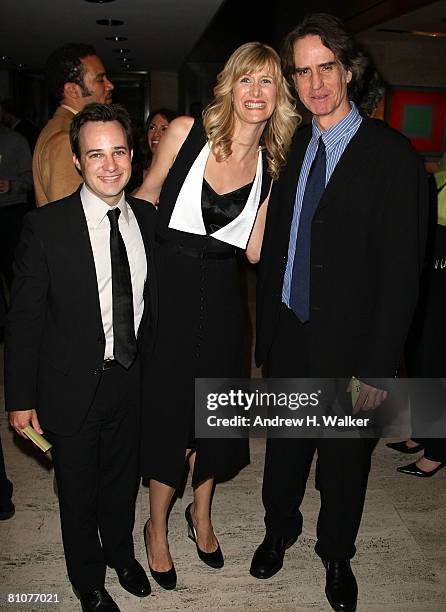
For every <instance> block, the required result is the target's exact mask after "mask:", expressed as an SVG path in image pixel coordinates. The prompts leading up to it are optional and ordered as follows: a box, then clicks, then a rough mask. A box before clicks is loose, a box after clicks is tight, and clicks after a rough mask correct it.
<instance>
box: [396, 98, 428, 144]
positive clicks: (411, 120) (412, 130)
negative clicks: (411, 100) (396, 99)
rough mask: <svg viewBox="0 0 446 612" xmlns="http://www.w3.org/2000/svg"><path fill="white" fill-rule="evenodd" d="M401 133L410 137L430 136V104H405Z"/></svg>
mask: <svg viewBox="0 0 446 612" xmlns="http://www.w3.org/2000/svg"><path fill="white" fill-rule="evenodd" d="M403 133H404V134H406V136H409V137H410V138H431V137H432V106H431V105H430V104H406V105H405V106H404V112H403Z"/></svg>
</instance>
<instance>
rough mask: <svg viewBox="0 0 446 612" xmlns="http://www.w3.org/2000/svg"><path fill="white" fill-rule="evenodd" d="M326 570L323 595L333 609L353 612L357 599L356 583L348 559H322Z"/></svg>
mask: <svg viewBox="0 0 446 612" xmlns="http://www.w3.org/2000/svg"><path fill="white" fill-rule="evenodd" d="M322 562H323V564H324V565H325V569H326V570H327V575H326V582H325V595H326V596H327V599H328V602H329V604H330V606H331V607H332V608H333V610H336V611H337V612H354V611H355V610H356V604H357V601H358V585H357V583H356V578H355V575H354V574H353V572H352V568H351V567H350V561H349V560H348V559H342V560H341V561H326V560H323V561H322Z"/></svg>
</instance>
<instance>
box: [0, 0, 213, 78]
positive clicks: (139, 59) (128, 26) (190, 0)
mask: <svg viewBox="0 0 446 612" xmlns="http://www.w3.org/2000/svg"><path fill="white" fill-rule="evenodd" d="M223 1H224V0H115V1H112V2H109V1H107V2H104V3H102V4H99V3H92V2H88V1H86V0H19V1H18V0H0V58H1V57H2V56H8V57H10V58H11V59H10V60H1V59H0V69H2V68H3V69H11V68H16V67H17V66H18V65H19V64H22V65H23V64H25V67H26V68H30V69H38V70H39V69H41V68H42V67H43V66H44V63H45V60H46V58H47V56H48V55H49V53H50V52H51V51H53V50H54V49H55V48H56V47H58V46H59V45H62V44H64V43H66V42H85V43H90V44H93V45H94V46H95V48H96V50H97V52H98V54H99V55H100V56H101V58H102V59H103V61H104V63H105V64H106V66H107V70H108V71H109V72H110V73H115V72H119V71H120V70H121V66H122V62H121V61H120V59H119V56H120V55H121V54H119V53H113V49H119V48H125V49H130V50H131V52H130V53H127V56H128V57H129V58H132V59H133V61H132V62H131V65H132V68H133V69H135V70H166V71H175V70H178V69H179V68H180V66H181V64H182V63H183V62H184V59H185V57H187V55H188V54H189V53H190V51H191V50H192V48H193V47H194V46H195V44H196V43H197V41H198V40H199V38H200V36H201V35H202V34H203V32H204V30H205V29H206V28H207V26H208V25H209V23H210V21H211V20H212V18H213V17H214V15H215V13H216V12H217V10H218V8H219V7H220V5H221V4H222V2H223ZM109 18H112V19H120V20H123V21H124V22H125V23H124V25H120V26H114V27H109V26H101V25H98V24H96V20H97V19H109ZM114 35H119V36H125V37H127V39H128V40H126V41H122V42H114V41H107V40H105V37H107V36H114Z"/></svg>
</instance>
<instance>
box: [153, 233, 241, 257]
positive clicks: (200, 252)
mask: <svg viewBox="0 0 446 612" xmlns="http://www.w3.org/2000/svg"><path fill="white" fill-rule="evenodd" d="M155 240H156V242H157V243H158V244H161V245H162V246H163V247H165V248H168V249H169V250H170V251H173V252H174V253H177V254H178V255H186V257H196V258H197V259H230V258H231V257H235V256H236V255H237V249H236V248H235V247H234V248H233V249H231V250H230V251H208V250H207V247H203V248H202V249H196V248H195V247H189V246H184V245H183V244H179V243H178V242H172V241H171V240H167V239H166V238H163V237H162V236H160V235H159V234H157V235H156V236H155Z"/></svg>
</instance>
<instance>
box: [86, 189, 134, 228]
mask: <svg viewBox="0 0 446 612" xmlns="http://www.w3.org/2000/svg"><path fill="white" fill-rule="evenodd" d="M80 196H81V202H82V206H83V207H84V212H85V216H86V217H87V222H88V225H89V226H90V227H92V228H98V227H99V226H100V225H101V224H102V222H103V221H104V219H105V218H106V216H107V213H108V211H109V210H113V209H114V208H119V210H120V211H121V214H122V217H123V219H124V220H125V222H126V223H127V225H128V224H129V211H128V204H127V202H126V201H125V195H124V193H122V195H121V199H120V200H119V202H118V203H117V204H116V206H109V205H108V204H106V203H105V202H104V200H101V198H98V196H97V195H95V194H94V193H92V192H91V191H90V190H89V189H88V187H87V186H86V185H85V183H84V184H83V185H82V189H81V191H80Z"/></svg>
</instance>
